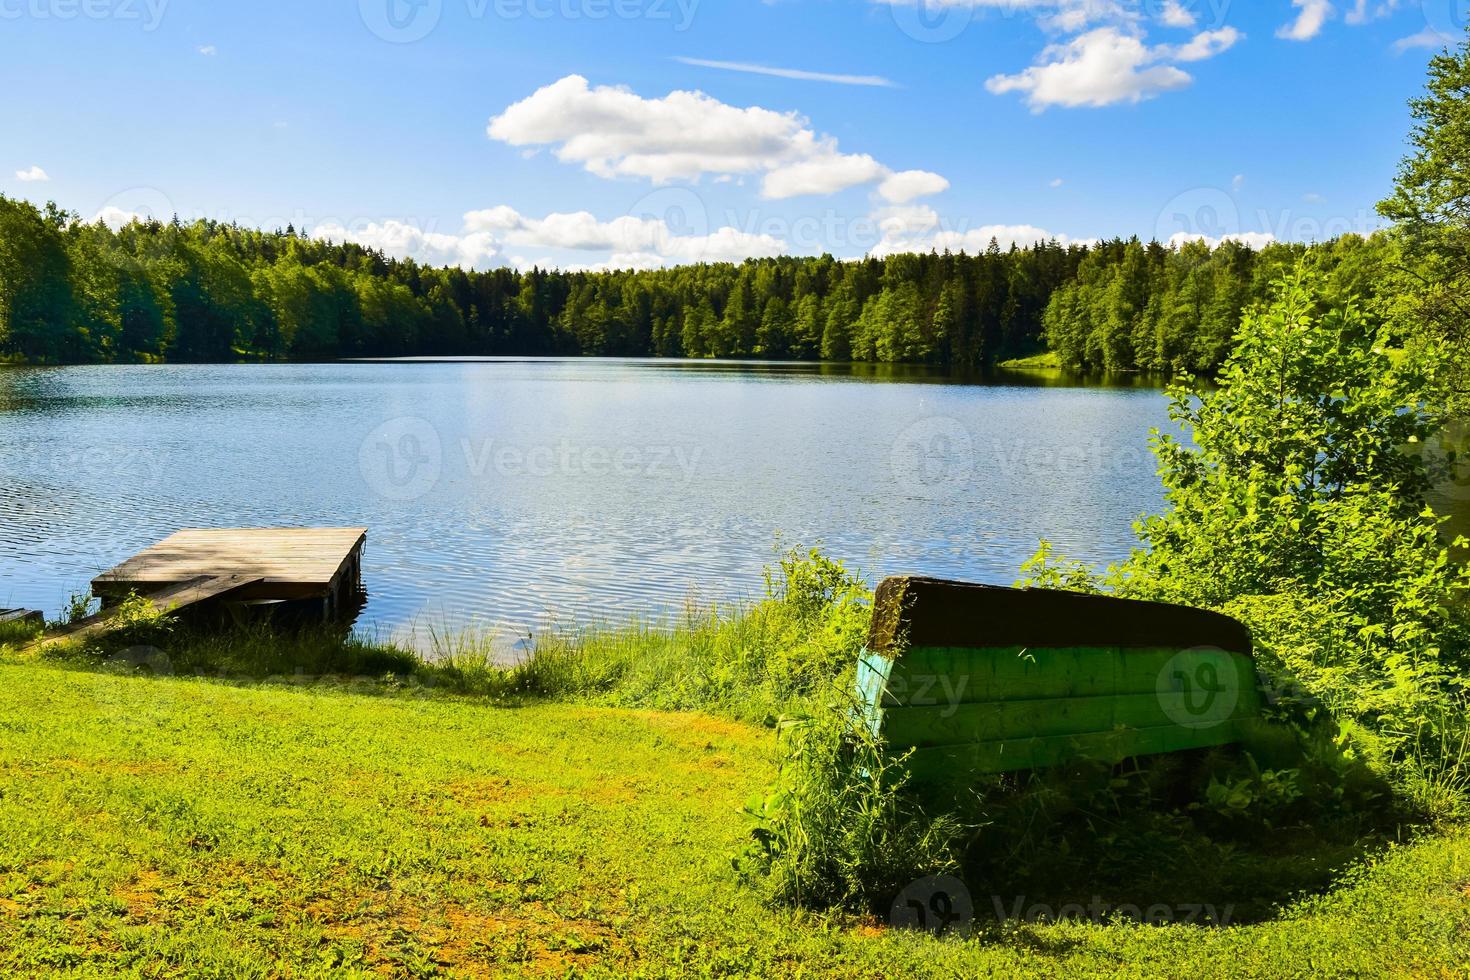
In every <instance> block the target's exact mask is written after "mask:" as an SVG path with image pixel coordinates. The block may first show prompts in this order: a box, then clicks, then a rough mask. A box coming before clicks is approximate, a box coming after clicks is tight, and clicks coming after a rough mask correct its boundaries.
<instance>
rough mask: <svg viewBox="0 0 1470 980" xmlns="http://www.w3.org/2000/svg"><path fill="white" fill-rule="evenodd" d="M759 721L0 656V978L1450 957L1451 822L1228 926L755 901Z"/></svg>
mask: <svg viewBox="0 0 1470 980" xmlns="http://www.w3.org/2000/svg"><path fill="white" fill-rule="evenodd" d="M774 766H775V755H774V745H773V736H772V735H771V734H770V733H769V732H768V731H766V730H764V729H761V728H758V727H754V726H747V725H743V724H740V723H736V722H731V721H723V720H716V719H713V718H711V717H708V716H705V715H700V714H694V713H679V714H671V713H659V712H641V711H628V710H620V709H612V708H596V707H584V706H577V705H567V704H530V705H521V706H505V705H499V706H497V705H495V704H493V703H490V702H488V701H484V700H472V699H455V698H449V697H443V696H435V697H423V696H413V695H410V694H404V693H401V692H399V693H394V692H391V691H388V690H386V689H383V688H380V687H378V686H375V685H356V686H352V687H343V686H335V687H334V686H326V685H320V684H315V685H310V686H307V685H290V684H280V685H266V686H253V687H252V686H235V685H228V684H223V683H215V682H209V681H203V680H190V679H156V680H155V679H149V678H136V677H123V676H115V675H110V674H107V673H100V672H88V671H82V670H73V669H61V668H55V667H47V666H42V665H39V664H35V663H8V664H0V975H37V974H44V973H66V974H72V975H92V974H99V973H106V974H116V973H124V974H139V975H189V976H200V975H204V976H211V975H213V976H229V977H235V976H293V975H328V974H330V975H342V974H344V973H349V974H350V973H354V972H360V973H364V974H379V975H381V974H385V973H386V974H393V975H434V974H446V975H485V974H517V973H526V974H543V975H544V974H554V975H558V976H560V975H618V976H621V975H629V974H632V975H648V976H660V975H689V974H693V975H719V976H743V975H751V976H777V975H779V976H791V975H803V974H805V975H836V976H855V977H886V976H911V975H912V976H925V975H938V976H958V975H963V976H977V975H979V976H984V975H997V976H1057V977H1063V976H1066V977H1074V976H1089V975H1098V976H1103V975H1105V976H1163V977H1191V978H1193V977H1212V976H1219V977H1236V976H1269V977H1284V976H1318V975H1325V974H1337V975H1344V976H1463V975H1464V974H1465V970H1466V965H1467V964H1470V836H1466V835H1463V834H1458V833H1457V834H1454V835H1451V836H1441V837H1431V838H1425V839H1423V840H1420V841H1418V842H1416V843H1413V844H1408V845H1405V846H1403V847H1401V848H1398V849H1395V850H1393V851H1391V852H1389V853H1388V854H1386V855H1382V856H1381V857H1380V858H1379V859H1377V860H1376V861H1374V862H1373V863H1372V864H1365V866H1364V867H1363V868H1362V869H1360V871H1359V872H1357V873H1355V874H1354V875H1353V876H1351V880H1349V881H1347V882H1345V883H1343V884H1341V885H1340V886H1339V888H1338V889H1337V890H1336V891H1334V892H1333V893H1331V894H1329V895H1327V896H1325V897H1319V898H1313V899H1308V900H1305V901H1303V902H1301V903H1300V904H1298V905H1296V906H1294V907H1292V908H1290V909H1288V910H1286V911H1284V912H1283V913H1282V915H1281V916H1279V917H1278V918H1276V919H1273V920H1271V921H1268V922H1265V923H1261V924H1256V925H1249V926H1238V927H1229V928H1204V927H1196V926H1183V925H1174V926H1148V925H1141V924H1136V923H1113V924H1092V923H1068V924H1060V925H1055V924H1053V925H1047V924H1032V925H1002V924H999V923H996V922H995V921H994V915H993V913H990V910H991V909H992V908H993V904H994V903H993V900H992V898H991V896H990V894H989V893H988V892H989V891H994V892H996V893H998V894H1000V895H1002V896H1004V898H1003V902H1004V904H1005V905H1007V906H1009V905H1011V904H1012V902H1013V901H1014V898H1015V897H1014V896H1010V895H1006V894H1005V889H1004V887H1003V886H1000V885H997V884H990V883H987V885H986V887H985V889H977V891H980V890H985V891H987V893H986V894H976V896H975V903H976V906H977V908H978V909H979V911H980V912H981V913H982V919H983V918H985V917H986V913H989V916H988V918H989V919H990V920H991V921H989V922H987V923H985V924H984V925H982V927H981V929H980V930H979V932H978V934H977V935H975V936H973V937H971V938H969V939H959V938H949V939H943V940H936V939H932V938H930V937H928V936H924V935H919V934H915V933H908V932H901V931H894V930H889V929H886V928H883V927H882V926H881V924H879V923H875V922H872V921H865V920H860V919H852V918H845V917H836V916H834V917H817V916H813V915H811V914H808V913H800V912H794V911H790V910H781V909H776V910H773V909H768V908H765V907H763V906H762V905H761V904H760V902H759V901H758V899H757V897H756V896H755V894H754V893H753V892H752V891H750V890H748V889H746V888H744V887H742V886H741V885H740V884H739V882H738V881H737V880H736V878H735V876H734V874H733V873H732V871H731V868H730V857H731V855H732V854H733V853H734V852H735V851H736V850H737V849H738V848H739V847H740V845H741V843H742V840H743V838H744V836H745V834H746V824H745V818H744V817H743V816H742V815H741V813H740V808H741V806H742V804H743V803H744V801H745V800H746V799H747V798H748V797H749V796H750V795H751V794H752V793H754V792H756V791H757V790H759V789H760V788H761V787H762V786H764V785H766V784H767V783H768V782H769V781H770V779H771V777H772V775H773V771H774Z"/></svg>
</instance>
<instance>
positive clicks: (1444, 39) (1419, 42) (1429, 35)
mask: <svg viewBox="0 0 1470 980" xmlns="http://www.w3.org/2000/svg"><path fill="white" fill-rule="evenodd" d="M1453 43H1455V39H1454V38H1452V37H1450V36H1449V35H1448V34H1443V33H1441V32H1440V31H1438V30H1436V29H1435V28H1433V27H1426V28H1424V30H1422V31H1420V32H1419V33H1417V34H1410V35H1409V36H1408V37H1401V38H1399V39H1398V40H1397V41H1395V42H1393V53H1394V54H1403V53H1404V52H1405V51H1411V50H1413V49H1415V48H1428V49H1430V50H1438V49H1439V48H1444V47H1448V46H1449V45H1451V44H1453Z"/></svg>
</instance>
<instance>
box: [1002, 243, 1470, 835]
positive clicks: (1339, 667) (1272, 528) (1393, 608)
mask: <svg viewBox="0 0 1470 980" xmlns="http://www.w3.org/2000/svg"><path fill="white" fill-rule="evenodd" d="M1276 290H1277V291H1276V298H1275V301H1274V302H1273V303H1272V304H1271V305H1270V306H1269V307H1267V308H1264V309H1260V310H1256V311H1254V312H1252V313H1251V314H1249V315H1247V316H1246V317H1245V319H1244V321H1243V323H1242V326H1241V331H1240V335H1239V337H1238V338H1237V345H1236V348H1235V350H1234V352H1233V353H1232V355H1231V356H1230V358H1229V359H1228V360H1227V362H1226V364H1225V367H1224V370H1223V371H1222V373H1221V375H1220V378H1219V384H1218V387H1214V388H1206V387H1203V386H1198V385H1194V384H1191V383H1188V382H1186V383H1185V384H1184V385H1182V386H1180V387H1177V388H1175V389H1172V390H1171V392H1170V397H1171V406H1170V415H1171V417H1172V418H1173V420H1174V421H1175V422H1176V423H1178V424H1179V425H1180V426H1182V427H1183V428H1184V429H1186V430H1187V431H1188V432H1189V433H1190V435H1191V436H1192V437H1193V444H1192V445H1190V444H1186V443H1185V442H1183V441H1181V440H1180V439H1178V438H1176V437H1174V436H1171V435H1167V434H1158V433H1155V437H1154V452H1155V454H1156V456H1157V457H1158V460H1159V472H1160V476H1161V477H1162V479H1163V482H1164V486H1165V488H1166V491H1167V501H1168V509H1167V510H1166V511H1165V512H1164V513H1162V514H1159V515H1156V516H1153V517H1149V518H1147V519H1145V520H1143V521H1142V522H1141V523H1140V524H1139V525H1138V533H1139V536H1140V538H1141V540H1142V544H1143V546H1142V547H1141V548H1140V549H1139V550H1138V551H1136V552H1135V553H1134V554H1133V556H1132V557H1131V558H1130V559H1129V560H1128V561H1126V562H1124V563H1123V564H1121V565H1119V566H1116V567H1114V568H1112V569H1109V570H1108V571H1107V572H1106V573H1105V574H1102V575H1097V576H1093V575H1090V574H1088V573H1087V572H1086V571H1085V570H1083V569H1081V568H1080V567H1079V566H1078V565H1077V564H1076V563H1071V562H1065V561H1060V560H1058V559H1057V558H1056V557H1055V556H1054V555H1053V554H1052V553H1051V551H1050V549H1049V548H1048V547H1047V546H1046V545H1043V547H1042V550H1041V551H1040V552H1039V553H1038V555H1037V557H1036V558H1035V559H1033V561H1032V562H1031V563H1030V564H1029V565H1028V567H1027V569H1026V575H1027V581H1028V582H1030V583H1032V584H1039V585H1046V586H1051V587H1058V586H1060V587H1069V588H1078V587H1082V588H1087V589H1094V590H1101V591H1109V592H1114V593H1117V594H1119V595H1124V596H1131V597H1137V598H1147V599H1157V600H1163V601H1169V602H1178V603H1184V604H1189V605H1195V606H1201V607H1206V608H1213V609H1218V610H1221V611H1223V612H1225V613H1227V614H1229V615H1232V616H1235V617H1237V618H1239V619H1240V620H1242V621H1243V622H1245V623H1246V624H1247V625H1248V626H1249V627H1250V628H1251V631H1252V633H1253V635H1254V637H1255V642H1256V651H1257V652H1256V655H1257V659H1258V662H1259V663H1260V665H1261V667H1262V668H1263V670H1264V672H1265V674H1266V675H1267V682H1268V688H1269V689H1268V692H1267V693H1268V696H1270V700H1272V701H1273V702H1274V710H1275V712H1276V714H1277V715H1278V717H1292V718H1293V719H1294V720H1295V721H1297V722H1298V723H1299V724H1300V725H1302V726H1303V727H1309V726H1310V725H1311V724H1312V723H1314V722H1316V721H1320V720H1323V719H1324V716H1325V717H1326V718H1327V719H1330V720H1331V721H1332V722H1333V723H1334V724H1335V725H1336V728H1337V738H1338V743H1339V748H1340V750H1342V751H1343V752H1345V753H1346V754H1347V756H1348V757H1349V758H1361V759H1363V760H1365V761H1367V762H1369V763H1370V764H1371V765H1372V766H1373V767H1374V768H1375V769H1376V770H1377V771H1378V772H1380V773H1381V774H1383V775H1385V776H1387V777H1389V778H1390V779H1391V780H1392V781H1393V782H1394V784H1395V786H1397V788H1398V789H1399V791H1400V793H1401V795H1403V796H1404V798H1405V799H1407V800H1410V801H1411V802H1413V799H1414V798H1415V797H1416V794H1415V793H1412V792H1409V788H1410V786H1411V784H1413V785H1419V786H1420V787H1421V788H1422V787H1423V786H1425V785H1433V786H1434V787H1436V790H1435V793H1437V794H1440V795H1442V794H1443V793H1445V792H1450V793H1451V795H1453V791H1452V788H1453V787H1455V786H1458V785H1460V783H1459V782H1458V781H1457V780H1458V777H1457V776H1455V775H1453V774H1455V773H1459V772H1463V767H1464V765H1465V763H1464V752H1463V746H1464V742H1463V740H1462V739H1459V738H1458V736H1457V733H1459V734H1463V732H1464V731H1465V713H1464V710H1463V700H1462V692H1463V680H1462V678H1463V676H1464V673H1465V670H1466V668H1467V666H1470V628H1467V618H1466V600H1467V597H1470V569H1467V568H1466V567H1465V566H1464V565H1462V564H1459V563H1458V562H1456V561H1455V560H1454V559H1453V557H1452V556H1451V548H1452V547H1454V546H1456V545H1454V544H1450V543H1447V542H1446V541H1445V540H1444V539H1443V535H1442V527H1443V523H1444V522H1443V521H1442V520H1441V519H1440V518H1439V517H1437V516H1436V515H1435V514H1434V512H1433V511H1432V510H1430V509H1429V508H1428V507H1427V506H1426V504H1425V491H1426V490H1427V488H1428V480H1427V478H1426V475H1425V469H1424V465H1423V462H1422V459H1421V458H1420V456H1419V455H1418V454H1417V453H1416V452H1415V451H1414V450H1415V449H1416V447H1419V446H1422V445H1424V444H1425V442H1426V441H1427V440H1428V439H1429V438H1431V437H1432V436H1433V435H1434V434H1435V432H1436V431H1437V430H1438V428H1439V427H1440V425H1441V424H1442V421H1443V420H1442V417H1441V414H1440V412H1439V410H1438V409H1437V407H1436V402H1435V393H1436V392H1437V391H1438V390H1439V381H1438V373H1439V371H1440V368H1441V364H1442V361H1443V358H1442V352H1441V351H1438V350H1436V349H1434V348H1432V347H1429V346H1424V347H1420V348H1418V349H1417V350H1416V351H1415V352H1414V353H1412V354H1407V355H1402V356H1396V355H1395V354H1392V353H1391V352H1390V350H1389V336H1388V333H1387V330H1386V328H1384V327H1382V326H1381V325H1376V323H1375V321H1373V320H1370V319H1369V318H1368V317H1366V316H1364V314H1363V313H1362V312H1361V310H1360V309H1359V308H1358V306H1357V305H1356V304H1355V303H1354V302H1353V301H1352V300H1351V299H1348V300H1341V299H1336V298H1334V299H1331V300H1329V299H1327V298H1326V297H1325V295H1324V291H1323V288H1322V283H1321V282H1320V280H1319V279H1318V278H1317V276H1316V275H1314V274H1313V273H1311V272H1309V271H1308V270H1306V269H1305V267H1302V266H1299V267H1298V268H1297V269H1296V270H1295V271H1294V272H1293V273H1292V274H1291V275H1289V276H1287V277H1286V278H1285V279H1283V280H1282V281H1280V282H1279V283H1278V284H1277V287H1276ZM1457 544H1463V542H1459V543H1457ZM1276 695H1280V696H1279V697H1277V696H1276ZM1430 746H1435V747H1437V748H1429V747H1430ZM1430 773H1433V774H1436V775H1434V776H1433V777H1430V776H1429V775H1427V774H1430ZM1425 780H1429V781H1430V782H1429V784H1426V782H1425ZM1430 795H1434V794H1430ZM1417 798H1418V800H1419V803H1420V804H1421V807H1420V809H1421V811H1422V810H1423V806H1422V804H1423V803H1424V802H1425V800H1426V797H1425V794H1424V793H1422V792H1421V793H1419V794H1417ZM1433 809H1434V810H1435V811H1436V812H1438V813H1446V812H1450V811H1453V810H1454V809H1455V807H1454V806H1449V805H1447V804H1446V802H1445V801H1444V800H1442V799H1441V800H1440V801H1439V802H1438V803H1436V804H1435V805H1434V806H1433Z"/></svg>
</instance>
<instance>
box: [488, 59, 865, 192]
mask: <svg viewBox="0 0 1470 980" xmlns="http://www.w3.org/2000/svg"><path fill="white" fill-rule="evenodd" d="M488 132H489V135H490V137H491V138H492V139H496V140H499V141H501V142H504V143H508V144H510V145H511V146H517V147H524V148H537V147H542V146H551V147H554V148H555V149H554V152H555V154H556V157H557V159H559V160H561V161H563V162H565V163H575V164H580V165H581V166H582V167H583V168H584V169H586V170H587V171H589V172H590V173H593V174H596V175H597V176H599V177H605V178H616V177H644V178H648V179H650V180H652V181H653V182H654V183H660V184H661V183H666V182H668V181H672V180H680V179H683V180H697V179H699V178H700V177H703V176H706V175H711V176H716V177H719V176H727V177H728V176H733V175H742V174H759V175H763V180H762V185H761V186H762V194H763V196H765V197H768V198H786V197H794V196H797V195H800V194H830V193H834V192H836V191H841V190H845V189H847V188H849V187H854V186H857V185H860V184H869V183H873V182H876V181H880V180H884V179H885V178H887V177H889V176H891V175H892V171H891V170H890V169H889V168H887V167H885V166H884V165H882V164H880V163H878V162H877V161H875V160H874V159H873V158H872V157H870V156H868V155H866V154H845V153H842V152H840V151H839V149H838V146H837V141H836V140H835V139H833V138H832V137H830V136H821V135H818V134H817V133H816V132H814V131H813V130H812V129H811V128H810V127H809V125H808V123H807V120H806V119H804V118H803V117H802V116H800V115H799V114H797V113H795V112H776V111H774V110H771V109H763V108H761V107H759V106H751V107H748V108H739V107H736V106H732V105H727V104H725V103H723V102H720V101H719V100H717V99H714V98H711V97H710V96H708V95H705V94H704V93H703V92H684V91H675V92H670V93H669V94H668V95H666V96H664V97H663V98H656V99H646V98H643V97H642V96H639V95H637V94H636V93H634V92H632V91H631V90H629V89H627V88H623V87H618V86H610V85H600V86H597V87H595V88H594V87H592V86H591V85H589V84H588V82H587V79H585V78H583V77H582V76H580V75H568V76H567V77H565V78H563V79H560V80H559V81H556V82H553V83H552V84H550V85H547V86H545V87H543V88H540V89H538V90H536V91H535V92H534V93H532V94H531V95H530V96H528V97H527V98H525V99H522V100H521V101H520V102H517V103H515V104H513V105H511V106H509V107H508V108H507V109H506V110H505V111H504V112H502V113H501V114H500V115H498V116H496V117H495V118H494V119H492V120H490V125H489V128H488Z"/></svg>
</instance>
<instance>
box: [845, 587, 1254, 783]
mask: <svg viewBox="0 0 1470 980" xmlns="http://www.w3.org/2000/svg"><path fill="white" fill-rule="evenodd" d="M858 696H859V702H860V705H861V708H860V710H861V713H862V717H863V721H864V723H865V724H867V725H868V726H869V727H870V728H871V730H872V731H873V733H874V734H876V735H880V736H881V737H882V738H883V740H884V741H885V743H886V745H887V747H888V750H889V751H890V752H892V753H895V754H897V755H902V756H905V757H906V762H905V764H906V766H907V767H908V770H909V772H910V773H911V776H912V779H913V781H914V782H915V783H920V784H935V783H943V784H958V785H964V784H967V783H971V782H973V781H974V780H975V778H976V777H978V776H983V775H986V774H993V773H1000V772H1009V771H1015V770H1022V769H1037V768H1045V767H1049V766H1055V765H1060V764H1064V763H1068V762H1076V761H1080V760H1090V761H1096V762H1104V763H1116V762H1120V761H1122V760H1124V759H1127V758H1131V757H1134V756H1144V755H1154V754H1159V753H1166V752H1178V751H1183V750H1188V749H1199V748H1209V747H1212V746H1219V745H1228V744H1232V743H1235V742H1240V741H1242V740H1245V739H1247V738H1248V737H1249V736H1250V734H1251V732H1252V731H1253V730H1254V729H1255V728H1256V727H1257V726H1258V725H1259V716H1260V708H1261V698H1260V693H1259V688H1258V684H1257V678H1256V670H1255V663H1254V660H1253V658H1252V656H1251V645H1250V636H1249V633H1248V632H1247V631H1246V630H1245V628H1244V627H1243V626H1241V625H1240V624H1239V623H1237V622H1235V621H1234V620H1231V619H1229V618H1228V617H1224V616H1220V615H1218V614H1215V613H1210V612H1206V611H1203V610H1196V609H1187V608H1185V607H1180V606H1167V605H1161V604H1158V603H1146V602H1136V601H1131V600H1122V599H1114V598H1111V597H1103V596H1092V595H1082V594H1079V593H1069V592H1057V591H1048V590H1022V589H999V588H992V587H986V586H974V585H967V584H964V583H955V582H940V581H936V580H931V579H913V578H903V579H889V580H887V581H885V582H884V583H883V584H882V585H881V586H880V587H879V590H878V595H877V599H876V602H875V609H874V627H873V633H872V635H871V636H870V638H869V643H868V648H867V649H866V650H864V652H863V656H862V660H861V661H860V663H859V668H858Z"/></svg>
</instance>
